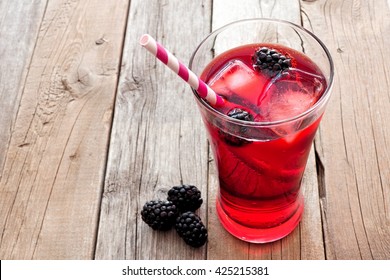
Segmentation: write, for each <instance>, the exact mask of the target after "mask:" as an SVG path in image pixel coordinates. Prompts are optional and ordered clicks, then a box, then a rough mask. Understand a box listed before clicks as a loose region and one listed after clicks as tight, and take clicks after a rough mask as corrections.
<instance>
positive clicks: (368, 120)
mask: <svg viewBox="0 0 390 280" xmlns="http://www.w3.org/2000/svg"><path fill="white" fill-rule="evenodd" d="M302 11H303V22H304V25H305V27H307V28H309V29H311V30H312V31H313V32H314V33H317V34H318V35H319V36H320V38H321V39H322V40H323V41H324V42H325V44H326V45H327V46H328V47H329V49H330V52H331V54H332V56H333V58H334V63H335V69H336V73H335V77H336V82H335V85H334V88H333V96H332V98H331V101H330V104H329V106H328V110H327V113H326V115H325V118H324V119H323V122H322V124H321V127H320V131H319V132H320V133H319V134H318V137H317V139H316V150H317V153H318V160H319V162H320V163H321V166H322V169H323V171H322V178H321V182H322V186H321V189H322V190H323V191H322V196H321V205H322V215H323V218H324V229H325V231H324V232H325V241H326V257H327V258H328V259H389V258H390V215H389V213H390V211H389V210H390V173H389V172H388V166H389V163H390V152H389V149H388V147H389V139H390V132H389V131H390V124H389V122H388V120H389V119H390V111H389V108H390V94H389V90H388V88H389V85H390V83H389V81H390V74H389V73H390V66H389V65H390V50H389V48H388V46H389V43H390V39H389V36H387V35H386V34H389V33H390V25H389V20H388V19H389V16H390V9H389V5H388V2H387V3H386V1H384V0H382V1H352V0H351V1H315V2H307V1H302Z"/></svg>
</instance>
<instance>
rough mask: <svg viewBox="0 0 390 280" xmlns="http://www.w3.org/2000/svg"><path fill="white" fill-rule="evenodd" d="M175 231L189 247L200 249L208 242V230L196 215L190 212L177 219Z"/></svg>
mask: <svg viewBox="0 0 390 280" xmlns="http://www.w3.org/2000/svg"><path fill="white" fill-rule="evenodd" d="M175 229H176V231H177V233H178V234H179V236H180V237H181V238H183V240H184V241H185V243H187V244H188V245H190V246H192V247H195V248H198V247H200V246H202V245H204V244H205V243H206V241H207V237H208V234H207V229H206V227H205V226H204V224H203V223H202V220H201V219H200V217H199V216H198V215H196V214H195V213H193V212H191V211H188V212H185V213H183V214H181V215H180V216H179V217H178V218H177V219H176V224H175Z"/></svg>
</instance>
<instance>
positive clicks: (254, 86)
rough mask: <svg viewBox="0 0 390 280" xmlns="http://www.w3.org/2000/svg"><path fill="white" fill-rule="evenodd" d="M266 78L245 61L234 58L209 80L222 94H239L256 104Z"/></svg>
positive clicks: (210, 84)
mask: <svg viewBox="0 0 390 280" xmlns="http://www.w3.org/2000/svg"><path fill="white" fill-rule="evenodd" d="M266 83H267V81H266V79H265V78H264V77H263V76H261V75H259V73H258V72H256V71H255V70H254V69H253V68H251V67H249V66H248V65H246V64H245V63H244V62H242V61H240V60H238V59H234V60H231V61H229V62H228V63H226V65H225V66H224V67H222V69H221V70H220V71H219V72H217V74H215V75H214V76H213V77H212V78H211V79H210V81H209V83H208V84H209V86H211V87H212V88H213V89H214V90H215V91H216V92H217V93H219V94H222V95H232V94H235V95H238V96H240V97H241V98H242V99H244V100H247V101H249V102H250V103H252V104H256V102H257V99H258V96H259V95H260V94H261V93H262V89H263V86H265V84H266Z"/></svg>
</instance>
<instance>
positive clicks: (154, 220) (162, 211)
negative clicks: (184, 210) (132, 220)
mask: <svg viewBox="0 0 390 280" xmlns="http://www.w3.org/2000/svg"><path fill="white" fill-rule="evenodd" d="M178 214H179V211H178V208H177V206H176V205H175V204H173V203H172V202H171V201H161V200H151V201H148V202H146V203H145V204H144V206H143V208H142V210H141V216H142V220H143V221H144V222H145V223H147V224H148V225H149V226H150V227H151V228H152V229H154V230H162V231H165V230H169V229H171V228H172V227H173V225H174V224H175V221H176V218H177V216H178Z"/></svg>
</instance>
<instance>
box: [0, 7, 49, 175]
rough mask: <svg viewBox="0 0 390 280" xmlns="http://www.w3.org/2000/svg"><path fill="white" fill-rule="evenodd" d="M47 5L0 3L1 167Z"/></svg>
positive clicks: (0, 166)
mask: <svg viewBox="0 0 390 280" xmlns="http://www.w3.org/2000/svg"><path fill="white" fill-rule="evenodd" d="M45 6H46V1H36V2H31V1H30V2H27V3H24V2H21V1H12V0H7V1H5V0H4V1H1V2H0V38H1V43H0V56H1V63H0V108H1V110H0V143H1V145H0V170H2V168H3V166H4V162H5V157H6V156H5V154H6V151H7V148H8V144H9V141H10V137H11V134H12V129H13V125H14V122H15V117H16V114H17V110H18V104H19V101H20V96H21V94H22V91H23V86H24V82H25V79H26V76H27V72H28V66H29V63H30V60H31V55H32V52H33V50H34V47H35V42H36V37H37V34H38V30H39V26H40V24H41V21H42V17H43V12H44V10H45ZM0 176H1V173H0Z"/></svg>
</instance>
